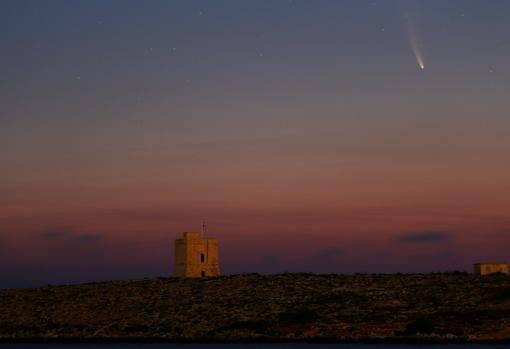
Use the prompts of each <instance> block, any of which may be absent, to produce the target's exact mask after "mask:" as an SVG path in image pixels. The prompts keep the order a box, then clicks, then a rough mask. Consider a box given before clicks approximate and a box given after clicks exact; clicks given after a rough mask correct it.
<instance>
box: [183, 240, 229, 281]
mask: <svg viewBox="0 0 510 349" xmlns="http://www.w3.org/2000/svg"><path fill="white" fill-rule="evenodd" d="M174 274H175V276H177V277H207V276H218V275H220V267H219V258H218V241H217V240H216V239H213V238H205V239H204V238H202V237H201V235H200V233H195V232H185V233H184V234H183V238H182V239H177V240H175V260H174Z"/></svg>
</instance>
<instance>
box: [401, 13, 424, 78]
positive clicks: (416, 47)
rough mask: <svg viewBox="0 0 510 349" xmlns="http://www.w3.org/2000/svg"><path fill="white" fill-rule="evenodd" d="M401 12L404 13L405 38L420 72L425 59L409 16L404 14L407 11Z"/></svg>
mask: <svg viewBox="0 0 510 349" xmlns="http://www.w3.org/2000/svg"><path fill="white" fill-rule="evenodd" d="M402 8H403V6H402ZM403 12H404V13H403V14H404V16H403V17H404V22H405V27H406V31H407V37H408V39H409V43H410V44H411V49H412V51H413V54H414V57H415V59H416V64H417V65H418V67H419V68H420V70H424V69H425V58H424V55H423V50H422V45H421V42H420V40H419V38H418V35H417V34H416V31H415V30H414V26H413V23H411V20H410V18H409V16H408V15H407V14H405V12H407V11H403Z"/></svg>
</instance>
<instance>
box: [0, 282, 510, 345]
mask: <svg viewBox="0 0 510 349" xmlns="http://www.w3.org/2000/svg"><path fill="white" fill-rule="evenodd" d="M420 338H421V339H427V340H430V339H433V340H436V341H445V340H450V341H496V340H509V338H510V278H509V277H508V276H502V275H496V276H491V277H485V278H481V277H475V276H472V275H468V274H466V273H459V272H453V273H445V274H440V273H435V274H428V275H424V274H416V275H405V274H394V275H360V274H356V275H334V274H328V275H314V274H306V273H300V274H282V275H272V276H262V275H258V274H247V275H235V276H223V277H218V278H208V279H198V280H190V279H176V278H157V279H144V280H137V281H113V282H101V283H90V284H83V285H70V286H49V285H48V286H45V287H40V288H35V289H18V290H0V340H26V339H35V340H45V339H53V340H64V339H76V340H97V339H102V340H134V339H143V340H228V341H236V340H337V341H348V340H349V341H350V340H359V341H372V340H391V341H408V340H413V339H414V340H416V339H420Z"/></svg>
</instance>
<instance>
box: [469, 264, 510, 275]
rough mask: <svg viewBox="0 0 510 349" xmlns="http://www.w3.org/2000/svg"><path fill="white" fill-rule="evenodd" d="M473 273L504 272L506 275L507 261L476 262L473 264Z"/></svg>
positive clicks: (489, 273)
mask: <svg viewBox="0 0 510 349" xmlns="http://www.w3.org/2000/svg"><path fill="white" fill-rule="evenodd" d="M473 272H474V274H475V275H491V274H506V275H508V263H503V262H498V263H495V262H493V263H476V264H475V265H474V271H473Z"/></svg>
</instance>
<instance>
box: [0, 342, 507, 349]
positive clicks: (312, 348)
mask: <svg viewBox="0 0 510 349" xmlns="http://www.w3.org/2000/svg"><path fill="white" fill-rule="evenodd" d="M49 348H56V349H85V348H92V349H110V348H111V349H121V348H122V349H124V348H126V349H256V348H257V349H294V348H296V349H409V348H413V349H416V348H420V349H467V348H475V349H509V348H510V346H509V345H503V344H501V345H499V344H433V345H421V344H420V345H412V344H343V343H341V344H323V343H320V344H314V343H232V344H228V343H222V344H219V343H214V344H207V343H200V344H188V343H40V344H38V343H12V344H11V343H0V349H49Z"/></svg>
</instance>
